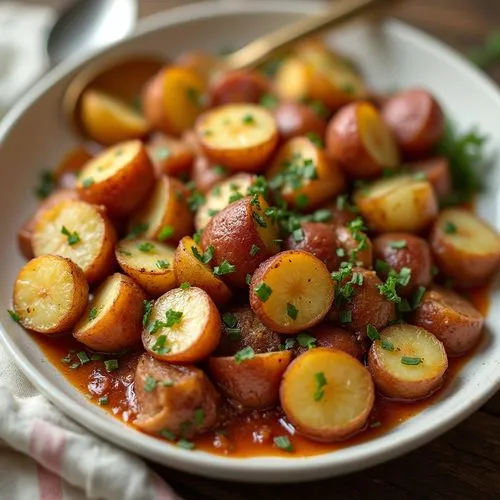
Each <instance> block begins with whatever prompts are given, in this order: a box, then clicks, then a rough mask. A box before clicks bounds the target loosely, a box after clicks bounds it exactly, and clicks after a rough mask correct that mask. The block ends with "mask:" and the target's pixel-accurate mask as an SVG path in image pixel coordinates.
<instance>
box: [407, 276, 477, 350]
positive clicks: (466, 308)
mask: <svg viewBox="0 0 500 500" xmlns="http://www.w3.org/2000/svg"><path fill="white" fill-rule="evenodd" d="M410 322H411V323H412V324H414V325H417V326H421V327H422V328H425V329H426V330H427V331H429V332H431V333H432V334H434V335H435V336H436V337H437V338H438V339H439V340H440V341H441V342H442V343H443V345H444V348H445V350H446V353H447V354H448V356H461V355H462V354H465V353H466V352H467V351H470V350H471V349H472V348H473V347H474V346H475V345H476V344H477V342H478V341H479V338H480V336H481V333H482V330H483V325H484V318H483V316H482V314H481V313H480V312H479V311H478V310H477V309H476V308H475V307H474V306H473V305H472V304H471V303H470V302H469V301H468V300H466V299H465V298H463V297H461V296H460V295H458V294H457V293H455V292H454V291H452V290H448V289H446V288H443V287H440V286H436V285H435V286H433V287H432V288H431V289H430V290H428V291H427V292H425V294H424V296H423V297H422V300H421V302H420V307H419V308H418V309H417V310H416V311H415V313H414V314H413V315H412V317H411V319H410Z"/></svg>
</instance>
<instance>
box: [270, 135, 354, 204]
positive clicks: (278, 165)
mask: <svg viewBox="0 0 500 500" xmlns="http://www.w3.org/2000/svg"><path fill="white" fill-rule="evenodd" d="M266 177H267V178H268V179H269V182H270V185H271V186H272V187H274V188H276V189H278V190H279V192H280V195H281V196H282V198H283V199H284V200H285V201H286V202H287V203H288V204H289V205H291V206H292V207H297V208H300V209H304V208H307V209H311V208H315V207H317V206H319V205H321V204H323V203H324V202H325V201H328V200H330V199H331V198H332V197H334V196H335V195H337V194H340V193H341V192H343V191H344V189H345V178H344V174H343V172H342V170H341V169H340V167H339V166H338V164H337V163H336V162H335V161H334V160H332V159H331V158H329V157H328V156H327V154H326V152H325V150H324V149H322V148H320V147H319V146H318V145H317V144H315V143H314V142H313V141H311V139H309V138H307V137H295V138H293V139H290V140H289V141H287V142H286V143H285V144H284V145H283V146H282V147H281V149H280V150H279V152H278V154H277V156H276V158H275V159H274V161H273V164H272V166H271V168H270V169H269V171H268V172H267V174H266Z"/></svg>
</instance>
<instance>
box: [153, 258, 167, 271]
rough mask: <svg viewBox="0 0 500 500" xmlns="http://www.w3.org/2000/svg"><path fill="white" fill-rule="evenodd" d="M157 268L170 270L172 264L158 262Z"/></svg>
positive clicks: (165, 261)
mask: <svg viewBox="0 0 500 500" xmlns="http://www.w3.org/2000/svg"><path fill="white" fill-rule="evenodd" d="M156 267H157V268H158V269H168V268H169V267H170V263H169V262H168V260H161V259H160V260H157V261H156Z"/></svg>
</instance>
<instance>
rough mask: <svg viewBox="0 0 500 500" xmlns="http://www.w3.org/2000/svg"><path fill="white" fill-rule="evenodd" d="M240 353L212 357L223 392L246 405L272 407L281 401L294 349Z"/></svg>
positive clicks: (214, 376)
mask: <svg viewBox="0 0 500 500" xmlns="http://www.w3.org/2000/svg"><path fill="white" fill-rule="evenodd" d="M242 352H245V353H246V352H247V351H240V353H242ZM239 356H240V354H238V353H236V355H235V356H230V357H221V358H214V357H212V358H209V360H208V369H209V371H210V375H211V376H212V379H213V380H214V381H215V382H216V384H217V386H218V387H219V389H220V390H221V392H223V393H224V394H225V395H226V396H227V397H228V398H229V399H231V400H233V401H235V402H237V403H239V404H240V405H242V406H243V407H244V408H248V409H252V410H265V409H266V408H271V407H272V406H274V405H275V404H276V402H277V401H278V397H279V388H280V383H281V378H282V376H283V373H284V371H285V370H286V368H287V366H288V365H289V364H290V362H291V361H292V352H291V351H279V352H269V353H264V354H251V355H249V356H248V358H249V359H247V358H245V359H240V357H239ZM250 356H251V357H250ZM243 357H244V356H243Z"/></svg>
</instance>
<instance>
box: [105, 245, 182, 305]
mask: <svg viewBox="0 0 500 500" xmlns="http://www.w3.org/2000/svg"><path fill="white" fill-rule="evenodd" d="M115 255H116V260H117V261H118V265H119V266H120V267H121V268H122V270H123V272H124V273H125V274H127V275H128V276H130V277H131V278H133V279H134V280H135V281H136V282H137V283H138V284H139V285H140V286H141V287H142V288H143V289H144V290H145V292H146V293H147V294H148V295H149V296H151V297H159V296H160V295H163V294H164V293H165V292H168V291H169V290H172V288H175V286H176V281H175V271H174V269H175V266H174V257H175V247H172V246H170V245H166V244H164V243H159V242H157V241H152V240H146V239H134V240H129V239H125V240H121V241H119V242H118V244H117V245H116V249H115Z"/></svg>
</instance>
